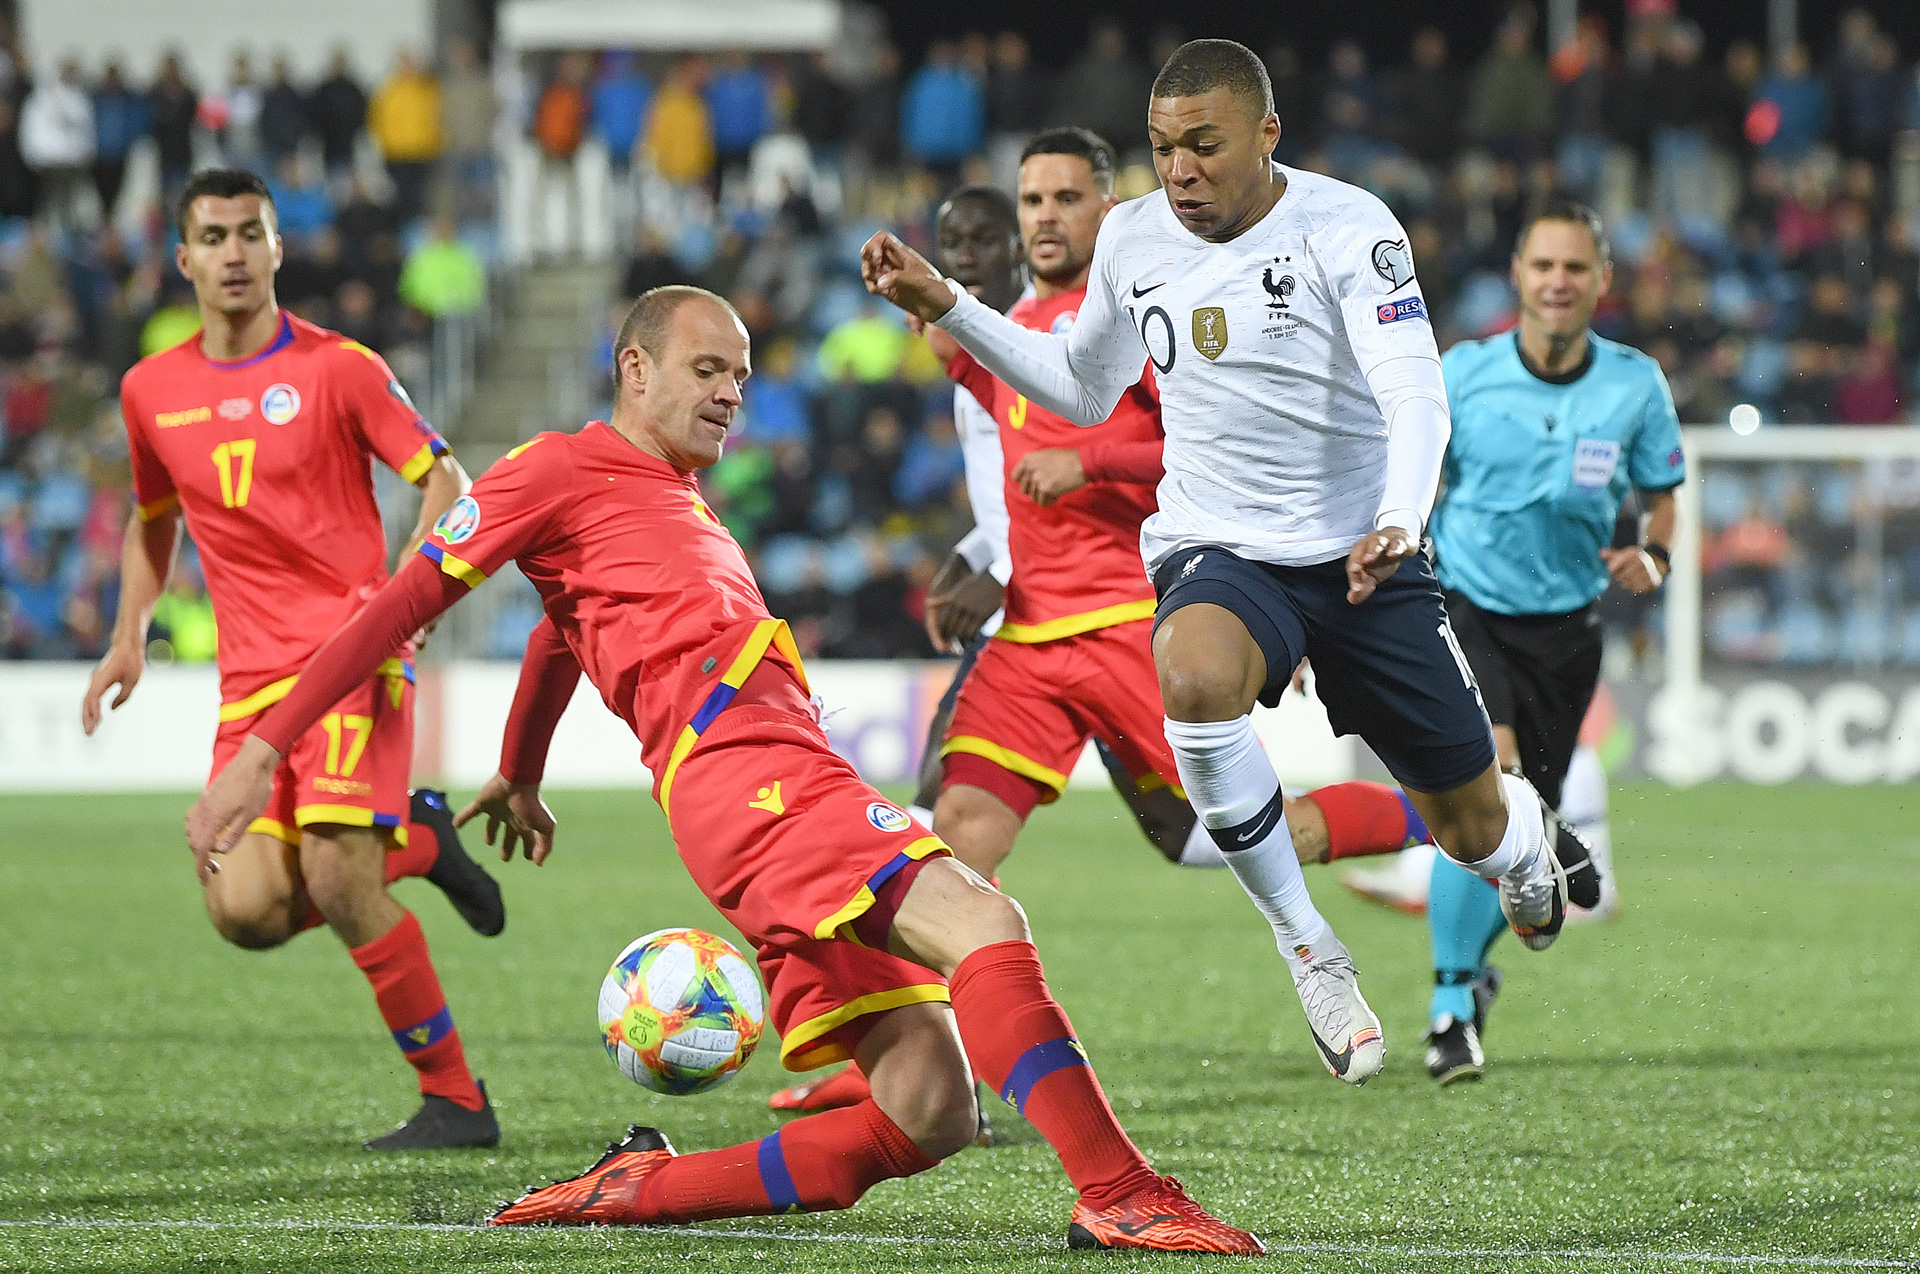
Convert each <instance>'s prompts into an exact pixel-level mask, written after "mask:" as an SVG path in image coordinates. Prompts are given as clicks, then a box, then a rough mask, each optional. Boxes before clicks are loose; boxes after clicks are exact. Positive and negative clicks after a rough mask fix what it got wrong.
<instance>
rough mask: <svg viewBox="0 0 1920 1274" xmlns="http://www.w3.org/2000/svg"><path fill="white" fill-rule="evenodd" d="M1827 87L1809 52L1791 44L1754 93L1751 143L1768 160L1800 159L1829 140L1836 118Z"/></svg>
mask: <svg viewBox="0 0 1920 1274" xmlns="http://www.w3.org/2000/svg"><path fill="white" fill-rule="evenodd" d="M1832 113H1833V112H1832V107H1831V105H1830V103H1829V102H1828V100H1827V86H1826V85H1825V84H1823V83H1821V82H1820V80H1819V78H1818V77H1817V76H1815V75H1814V74H1813V73H1812V69H1811V64H1810V63H1809V62H1808V60H1807V49H1806V46H1805V45H1802V44H1789V45H1787V46H1785V47H1784V48H1782V49H1781V50H1780V51H1779V52H1778V53H1776V54H1774V59H1773V71H1772V72H1771V73H1770V74H1769V75H1767V77H1766V78H1765V79H1763V80H1761V81H1760V83H1759V84H1758V85H1757V86H1756V87H1755V89H1754V102H1753V109H1752V111H1750V112H1749V113H1748V115H1747V140H1748V141H1751V142H1752V143H1753V144H1754V145H1755V146H1757V147H1758V148H1759V150H1760V153H1761V154H1762V155H1764V156H1765V157H1767V158H1768V159H1784V160H1787V161H1789V162H1791V161H1793V160H1796V159H1799V158H1801V157H1802V156H1804V155H1805V154H1806V153H1807V152H1808V151H1810V150H1812V149H1813V148H1814V147H1815V146H1817V145H1819V144H1820V143H1821V142H1822V141H1824V140H1825V139H1826V135H1827V120H1828V117H1829V116H1831V115H1832Z"/></svg>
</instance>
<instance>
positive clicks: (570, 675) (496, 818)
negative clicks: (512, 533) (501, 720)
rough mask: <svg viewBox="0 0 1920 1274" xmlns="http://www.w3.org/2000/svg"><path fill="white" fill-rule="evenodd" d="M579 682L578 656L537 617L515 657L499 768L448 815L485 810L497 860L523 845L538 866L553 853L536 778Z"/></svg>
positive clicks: (463, 821)
mask: <svg viewBox="0 0 1920 1274" xmlns="http://www.w3.org/2000/svg"><path fill="white" fill-rule="evenodd" d="M579 684H580V661H579V660H578V659H576V658H574V654H573V651H572V650H571V649H570V648H569V647H568V646H567V642H566V639H565V638H563V637H562V636H561V635H560V630H559V629H557V628H555V627H554V626H553V621H552V620H550V619H545V618H543V619H541V621H540V622H539V623H538V624H536V625H534V629H533V633H532V635H531V636H529V637H528V638H527V654H526V658H525V659H523V660H521V661H520V684H519V685H518V686H516V687H515V688H514V692H513V707H512V708H511V709H510V710H509V711H508V712H507V730H506V736H505V737H504V738H503V739H502V740H501V743H500V769H499V772H498V773H496V774H495V775H494V776H493V777H492V778H490V779H488V780H487V781H486V783H485V784H484V785H483V786H482V787H481V788H480V793H479V795H478V796H475V797H474V798H473V803H472V804H470V805H468V806H467V807H466V808H465V809H463V810H461V811H460V815H459V817H458V818H456V819H454V820H453V822H454V826H456V827H465V826H466V825H467V824H468V823H469V822H471V821H473V820H474V819H476V818H478V817H480V816H481V815H482V814H484V815H486V818H487V844H489V845H492V844H495V843H496V841H497V842H498V843H499V845H500V859H501V861H502V862H506V861H509V860H511V859H512V858H513V854H514V850H515V849H517V848H522V847H524V849H525V851H526V855H527V861H528V862H531V863H532V864H533V865H534V866H536V867H538V866H540V865H541V864H542V863H544V862H546V861H547V855H548V854H551V853H552V852H553V832H554V818H553V811H552V810H550V809H548V808H547V803H546V802H545V801H543V800H541V799H540V777H541V775H542V774H544V773H545V772H546V765H547V749H548V748H549V747H550V746H551V745H552V743H553V731H554V728H555V727H556V726H558V725H559V724H560V717H561V716H562V714H564V713H565V712H566V710H567V705H568V704H569V703H571V702H573V692H574V688H575V687H576V686H578V685H579ZM502 828H504V829H505V836H504V837H502V836H501V829H502Z"/></svg>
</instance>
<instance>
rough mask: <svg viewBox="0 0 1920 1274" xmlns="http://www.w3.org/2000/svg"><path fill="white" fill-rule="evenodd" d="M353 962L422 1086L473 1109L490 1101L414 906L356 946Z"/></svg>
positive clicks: (423, 1090)
mask: <svg viewBox="0 0 1920 1274" xmlns="http://www.w3.org/2000/svg"><path fill="white" fill-rule="evenodd" d="M353 962H354V963H355V964H357V965H359V966H360V971H361V972H362V973H364V974H366V975H367V981H368V982H371V983H372V984H373V996H374V999H375V1001H377V1002H378V1003H379V1005H380V1016H381V1017H383V1018H385V1019H386V1022H387V1029H388V1030H389V1031H391V1032H393V1042H394V1043H395V1044H398V1045H399V1046H400V1051H401V1053H403V1054H404V1055H405V1056H406V1059H407V1061H408V1062H409V1063H410V1064H411V1065H412V1066H413V1068H414V1070H416V1071H418V1072H419V1073H420V1091H421V1092H422V1093H423V1094H427V1095H429V1096H434V1097H445V1098H446V1099H447V1100H448V1101H451V1102H455V1103H458V1104H459V1105H461V1106H464V1107H466V1108H467V1109H468V1110H479V1109H480V1108H481V1107H482V1106H484V1105H486V1098H485V1097H483V1096H482V1095H481V1093H480V1086H479V1085H478V1084H476V1083H474V1082H473V1073H472V1072H471V1071H469V1070H468V1069H467V1055H466V1050H465V1049H464V1048H463V1047H461V1044H460V1032H459V1031H458V1030H456V1029H454V1025H453V1014H452V1013H451V1012H450V1011H449V1010H448V1009H447V997H446V996H445V995H444V994H442V993H441V990H440V976H439V975H438V974H437V973H435V972H434V971H433V958H432V957H431V956H430V955H429V954H428V953H427V936H426V935H425V934H424V933H422V932H421V931H420V922H419V920H417V919H415V918H414V914H413V913H412V912H411V911H409V912H408V913H407V914H406V915H405V916H404V917H402V918H401V921H400V923H399V924H397V925H395V926H394V927H393V928H391V929H389V930H387V932H386V933H384V934H382V935H381V936H380V937H378V938H375V939H374V940H373V941H372V942H369V943H367V944H366V945H365V946H363V947H355V948H354V949H353Z"/></svg>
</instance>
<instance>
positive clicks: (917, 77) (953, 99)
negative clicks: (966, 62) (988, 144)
mask: <svg viewBox="0 0 1920 1274" xmlns="http://www.w3.org/2000/svg"><path fill="white" fill-rule="evenodd" d="M986 126H987V103H986V93H985V92H984V91H983V89H982V88H981V85H980V82H979V80H977V79H976V78H974V76H973V75H972V74H970V73H969V72H968V71H967V70H966V69H965V68H964V67H962V66H961V65H960V62H959V52H958V50H957V49H956V48H955V47H954V43H953V41H951V40H935V41H934V42H933V43H932V44H931V45H929V46H928V48H927V64H926V65H925V66H923V67H921V68H920V69H919V70H918V71H915V72H914V73H913V76H912V78H910V79H909V80H908V81H907V89H906V92H905V94H903V95H902V97H901V99H900V144H901V146H902V147H903V148H904V149H905V150H906V152H907V154H908V156H909V157H911V158H913V159H917V160H919V161H920V162H921V163H923V164H925V165H927V166H928V167H929V168H933V169H936V170H940V171H941V172H943V173H944V174H946V175H948V176H955V175H957V174H958V172H959V168H960V164H961V161H963V160H965V159H967V158H968V157H970V156H972V155H976V154H978V153H979V152H980V147H981V144H982V143H983V142H984V141H985V140H986Z"/></svg>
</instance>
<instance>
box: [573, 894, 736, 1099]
mask: <svg viewBox="0 0 1920 1274" xmlns="http://www.w3.org/2000/svg"><path fill="white" fill-rule="evenodd" d="M765 1025H766V996H765V995H764V994H763V993H762V992H761V989H760V979H759V977H758V976H756V975H755V973H754V971H753V966H752V965H750V964H748V963H747V961H746V958H745V957H744V956H742V955H741V954H740V952H739V951H737V950H735V949H734V946H733V944H732V943H730V942H728V941H727V940H726V939H725V938H721V937H718V936H716V935H714V934H711V933H707V932H705V931H704V930H700V929H660V930H656V931H655V932H653V933H650V934H648V935H646V936H645V937H644V938H638V939H635V940H634V941H633V942H631V943H629V944H628V945H627V948H626V950H624V951H622V952H621V953H620V958H619V959H617V960H615V961H614V962H613V968H611V969H609V970H608V971H607V976H606V980H605V981H603V982H601V984H600V1041H601V1043H603V1044H605V1045H606V1048H607V1056H609V1057H611V1058H612V1059H613V1061H614V1064H615V1065H616V1066H618V1067H619V1068H620V1071H621V1073H622V1074H624V1075H625V1076H626V1077H627V1078H628V1079H630V1080H632V1081H633V1082H634V1083H636V1084H639V1085H640V1086H641V1087H643V1088H649V1089H652V1090H653V1091H654V1092H656V1093H665V1094H667V1095H668V1096H672V1097H685V1096H688V1095H689V1094H692V1093H702V1092H705V1091H706V1090H707V1089H709V1088H717V1087H719V1086H720V1085H721V1084H724V1083H726V1082H727V1081H728V1080H730V1079H732V1078H733V1077H734V1076H735V1075H737V1074H739V1072H740V1068H741V1067H742V1066H745V1065H746V1064H747V1059H748V1058H749V1057H751V1056H753V1050H754V1046H755V1045H757V1044H758V1043H759V1042H760V1032H761V1030H762V1029H763V1028H764V1027H765Z"/></svg>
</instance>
